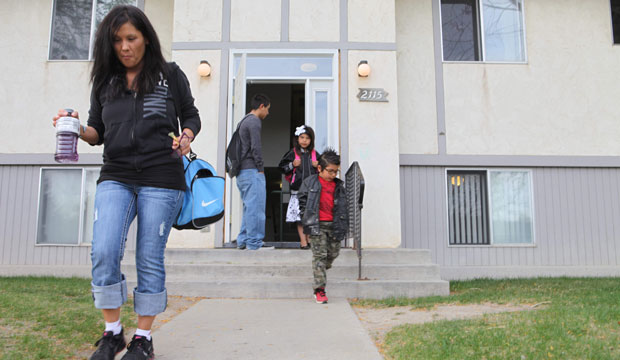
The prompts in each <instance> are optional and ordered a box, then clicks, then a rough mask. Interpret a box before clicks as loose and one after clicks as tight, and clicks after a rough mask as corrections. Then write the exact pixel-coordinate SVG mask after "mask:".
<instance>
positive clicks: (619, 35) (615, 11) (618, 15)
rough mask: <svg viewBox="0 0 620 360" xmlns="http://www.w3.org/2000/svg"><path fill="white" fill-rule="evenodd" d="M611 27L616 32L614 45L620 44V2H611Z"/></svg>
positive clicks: (617, 0) (618, 0)
mask: <svg viewBox="0 0 620 360" xmlns="http://www.w3.org/2000/svg"><path fill="white" fill-rule="evenodd" d="M611 27H612V28H613V32H614V44H620V0H611Z"/></svg>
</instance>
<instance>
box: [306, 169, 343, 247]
mask: <svg viewBox="0 0 620 360" xmlns="http://www.w3.org/2000/svg"><path fill="white" fill-rule="evenodd" d="M334 181H335V182H336V189H335V190H334V210H333V211H334V224H333V236H334V238H335V239H336V240H339V241H340V240H344V237H345V236H346V235H347V231H348V228H349V211H348V206H347V194H346V191H345V188H344V182H343V181H342V180H340V179H338V178H336V179H334ZM297 198H298V199H299V211H300V216H301V224H302V225H303V227H304V233H305V234H310V235H319V234H320V230H319V202H320V201H321V182H320V181H319V176H318V175H315V176H310V177H308V178H307V179H306V180H304V181H303V182H302V184H301V188H300V189H299V192H298V193H297Z"/></svg>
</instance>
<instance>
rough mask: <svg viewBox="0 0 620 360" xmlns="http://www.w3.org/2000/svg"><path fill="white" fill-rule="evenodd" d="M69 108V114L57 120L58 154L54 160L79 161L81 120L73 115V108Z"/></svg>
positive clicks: (61, 161)
mask: <svg viewBox="0 0 620 360" xmlns="http://www.w3.org/2000/svg"><path fill="white" fill-rule="evenodd" d="M65 110H67V113H68V114H67V116H63V117H61V118H60V119H58V120H57V121H56V154H55V155H54V160H56V162H59V163H72V162H77V161H78V159H79V156H78V153H77V142H78V135H79V134H80V120H79V119H76V118H74V117H73V116H71V114H72V113H73V109H65Z"/></svg>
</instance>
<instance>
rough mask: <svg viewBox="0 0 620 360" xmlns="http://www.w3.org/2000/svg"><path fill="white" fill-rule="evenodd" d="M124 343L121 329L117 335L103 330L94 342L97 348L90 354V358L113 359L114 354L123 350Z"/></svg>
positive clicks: (93, 359) (98, 359)
mask: <svg viewBox="0 0 620 360" xmlns="http://www.w3.org/2000/svg"><path fill="white" fill-rule="evenodd" d="M126 344H127V343H126V342H125V336H123V329H121V332H120V334H118V335H114V333H112V332H111V331H104V332H103V336H102V337H101V339H99V340H97V342H96V343H95V346H97V350H95V352H94V353H93V354H92V355H91V357H90V360H114V356H115V355H116V354H118V353H119V352H121V351H123V349H124V348H125V345H126Z"/></svg>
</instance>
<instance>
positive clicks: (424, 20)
mask: <svg viewBox="0 0 620 360" xmlns="http://www.w3.org/2000/svg"><path fill="white" fill-rule="evenodd" d="M396 46H397V53H396V56H397V60H398V62H397V64H398V80H399V81H398V118H399V121H398V128H399V132H398V135H399V139H398V140H399V144H400V152H401V153H403V154H437V153H438V149H437V107H436V100H435V99H436V97H435V52H434V48H433V47H434V42H433V17H432V2H431V1H410V0H397V1H396Z"/></svg>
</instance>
